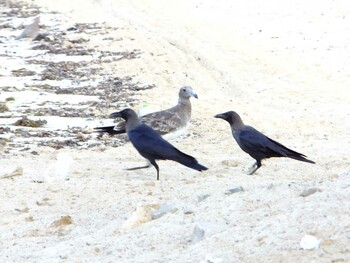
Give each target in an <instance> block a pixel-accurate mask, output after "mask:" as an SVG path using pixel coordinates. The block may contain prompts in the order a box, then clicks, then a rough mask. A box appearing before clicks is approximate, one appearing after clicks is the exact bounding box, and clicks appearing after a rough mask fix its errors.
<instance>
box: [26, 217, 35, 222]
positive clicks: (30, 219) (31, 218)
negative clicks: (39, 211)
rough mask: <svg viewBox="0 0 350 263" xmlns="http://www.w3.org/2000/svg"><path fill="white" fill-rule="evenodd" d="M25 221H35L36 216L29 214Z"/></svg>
mask: <svg viewBox="0 0 350 263" xmlns="http://www.w3.org/2000/svg"><path fill="white" fill-rule="evenodd" d="M24 221H26V222H33V221H34V218H33V217H32V216H28V217H26V218H25V219H24Z"/></svg>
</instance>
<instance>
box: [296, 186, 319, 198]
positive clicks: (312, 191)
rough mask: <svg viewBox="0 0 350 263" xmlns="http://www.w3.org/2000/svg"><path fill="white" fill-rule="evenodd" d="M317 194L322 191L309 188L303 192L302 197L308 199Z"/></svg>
mask: <svg viewBox="0 0 350 263" xmlns="http://www.w3.org/2000/svg"><path fill="white" fill-rule="evenodd" d="M316 192H321V189H319V188H309V189H306V190H304V191H303V192H301V194H300V196H302V197H307V196H309V195H312V194H314V193H316Z"/></svg>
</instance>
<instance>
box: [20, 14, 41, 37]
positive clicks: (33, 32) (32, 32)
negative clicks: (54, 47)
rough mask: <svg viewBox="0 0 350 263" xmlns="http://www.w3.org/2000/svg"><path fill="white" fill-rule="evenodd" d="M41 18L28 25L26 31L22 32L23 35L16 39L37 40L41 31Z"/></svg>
mask: <svg viewBox="0 0 350 263" xmlns="http://www.w3.org/2000/svg"><path fill="white" fill-rule="evenodd" d="M39 23H40V17H39V16H37V17H36V18H34V20H33V22H32V23H30V24H28V25H26V26H25V27H24V30H23V31H22V33H21V34H20V35H19V36H17V37H16V39H17V40H18V39H22V38H31V39H35V38H36V37H37V36H38V34H39V30H40V25H39Z"/></svg>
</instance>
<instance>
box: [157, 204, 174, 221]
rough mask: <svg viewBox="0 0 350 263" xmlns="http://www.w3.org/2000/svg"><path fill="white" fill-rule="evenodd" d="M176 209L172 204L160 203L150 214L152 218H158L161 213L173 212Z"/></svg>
mask: <svg viewBox="0 0 350 263" xmlns="http://www.w3.org/2000/svg"><path fill="white" fill-rule="evenodd" d="M177 210H178V209H177V207H176V206H174V205H173V204H165V205H162V206H161V207H160V208H159V209H158V210H157V211H155V212H154V213H153V214H152V219H158V218H160V217H162V216H163V215H165V214H166V213H174V212H176V211H177Z"/></svg>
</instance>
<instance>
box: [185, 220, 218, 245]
mask: <svg viewBox="0 0 350 263" xmlns="http://www.w3.org/2000/svg"><path fill="white" fill-rule="evenodd" d="M223 229H224V228H223V227H222V226H220V225H216V224H213V223H210V222H199V223H196V225H195V226H194V229H193V233H192V236H191V240H190V241H191V242H192V243H196V242H199V241H201V240H203V239H204V238H205V237H208V236H211V235H213V234H215V233H217V232H220V231H222V230H223Z"/></svg>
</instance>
